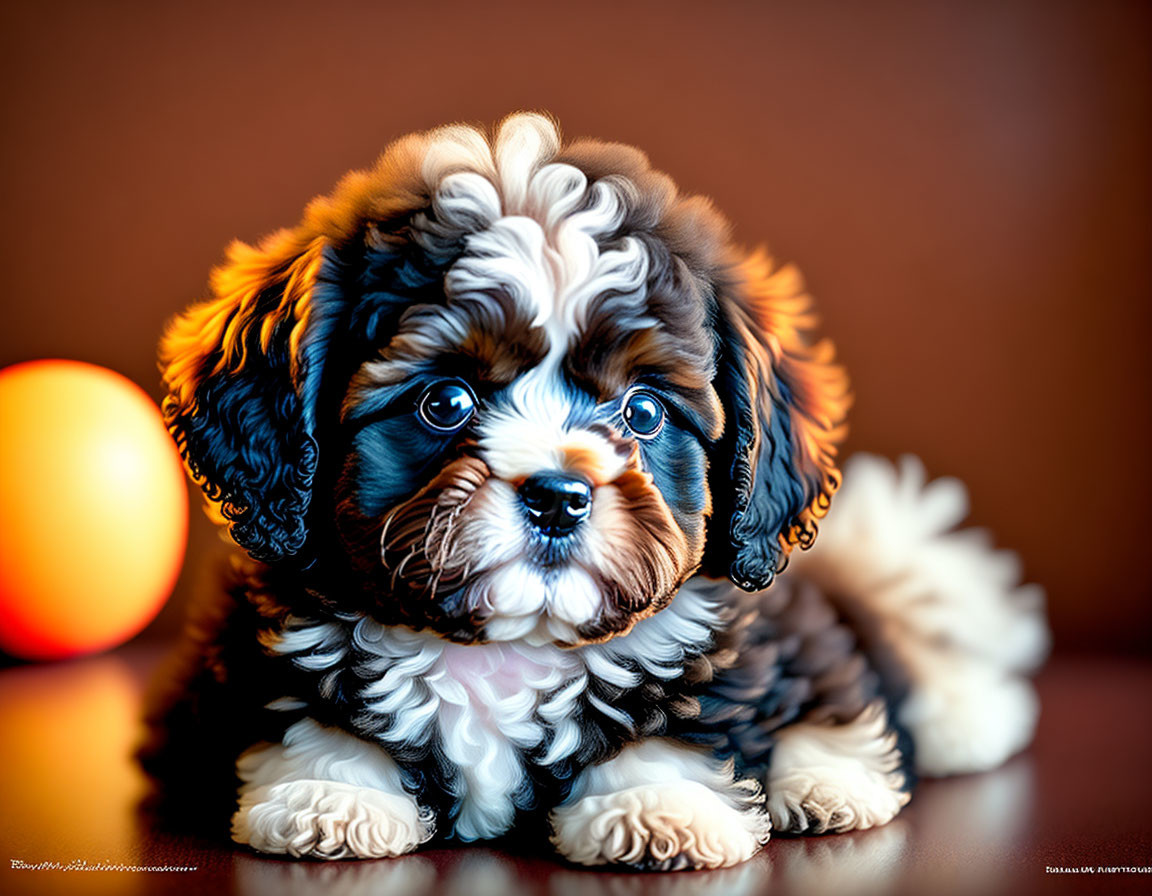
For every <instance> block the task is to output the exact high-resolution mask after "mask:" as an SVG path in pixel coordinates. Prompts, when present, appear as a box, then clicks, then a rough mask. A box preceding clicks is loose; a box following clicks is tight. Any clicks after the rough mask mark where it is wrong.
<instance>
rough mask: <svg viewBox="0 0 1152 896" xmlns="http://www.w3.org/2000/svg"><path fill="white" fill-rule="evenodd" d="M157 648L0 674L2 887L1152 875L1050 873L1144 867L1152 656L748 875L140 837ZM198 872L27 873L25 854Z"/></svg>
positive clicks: (1010, 886) (548, 890)
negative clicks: (848, 830)
mask: <svg viewBox="0 0 1152 896" xmlns="http://www.w3.org/2000/svg"><path fill="white" fill-rule="evenodd" d="M158 655H159V654H158V651H157V648H155V647H150V646H147V645H133V646H130V647H128V648H125V649H122V650H121V651H119V652H117V653H113V654H109V655H106V656H102V657H95V658H91V659H87V660H81V661H76V662H71V663H64V664H59V665H48V666H15V667H11V668H7V669H4V670H2V671H0V808H2V811H0V846H2V849H0V862H2V863H3V870H2V871H0V892H3V893H55V892H59V893H108V894H133V893H153V892H174V893H181V892H188V893H212V894H218V896H224V894H228V893H238V894H254V896H263V894H270V896H294V894H298V893H311V892H323V893H328V894H332V896H350V894H368V893H373V894H375V893H379V894H388V896H432V894H440V893H444V894H451V896H543V894H548V896H599V894H608V896H649V894H650V896H705V894H707V896H711V894H715V896H745V894H748V896H751V894H760V893H765V894H768V893H771V894H778V896H785V894H792V893H803V894H805V896H820V894H857V893H863V894H887V893H908V894H953V893H955V894H979V896H993V894H999V893H1004V894H1023V893H1032V892H1036V893H1062V892H1085V893H1098V892H1149V893H1152V874H1139V875H1137V874H1101V873H1093V874H1091V875H1089V874H1081V875H1070V874H1065V875H1054V874H1051V873H1048V872H1046V867H1047V866H1063V867H1080V866H1092V867H1097V866H1113V865H1125V866H1145V867H1148V866H1152V712H1150V706H1152V699H1150V697H1152V663H1149V662H1140V661H1136V660H1126V661H1121V660H1101V659H1088V658H1081V659H1071V658H1060V659H1057V660H1054V661H1053V662H1052V663H1050V664H1049V666H1048V668H1047V669H1046V670H1045V671H1044V672H1043V673H1042V675H1041V677H1040V680H1039V684H1040V690H1041V695H1042V699H1043V706H1044V712H1043V718H1042V721H1041V725H1040V732H1039V736H1038V739H1037V743H1036V745H1035V746H1034V747H1033V749H1032V750H1031V751H1030V752H1029V753H1027V754H1025V755H1023V756H1019V757H1017V758H1016V759H1014V760H1013V761H1012V762H1010V763H1009V764H1008V765H1007V766H1005V767H1004V768H1002V769H1000V770H999V771H996V772H993V773H991V774H986V775H979V776H972V777H966V778H956V779H951V780H943V781H928V782H925V783H923V784H922V785H921V786H920V788H919V789H918V790H917V793H916V797H915V799H914V800H913V802H912V804H911V805H910V806H909V807H908V809H907V810H906V811H905V812H904V813H903V814H902V815H901V816H900V817H899V818H898V819H897V820H896V821H895V822H893V823H892V824H890V825H888V826H886V827H884V828H881V829H878V830H874V831H868V832H864V833H858V834H847V835H841V836H829V837H819V838H807V839H797V840H787V839H783V838H778V839H774V840H773V841H772V842H771V843H769V844H768V847H767V848H766V849H765V851H764V852H763V853H762V854H761V855H760V856H758V857H757V858H756V859H754V860H753V861H751V862H749V863H747V864H746V865H744V866H741V867H738V868H733V869H729V870H726V871H719V872H700V873H692V874H658V875H646V874H617V873H605V872H597V871H584V870H577V869H574V868H571V867H568V866H565V865H562V864H560V863H557V862H554V861H552V860H551V859H548V858H543V857H532V856H517V855H513V854H510V853H507V852H503V851H495V850H488V849H481V848H460V849H454V850H436V851H429V852H424V853H420V854H418V855H415V856H411V857H408V858H405V859H401V860H391V861H390V860H382V861H376V862H341V863H331V864H322V863H313V862H290V861H279V860H275V859H268V858H262V857H258V856H256V855H253V854H251V853H248V852H246V851H243V850H240V849H233V848H232V847H231V846H230V845H229V844H227V843H218V844H217V843H200V842H194V841H189V840H181V839H175V838H171V837H166V836H163V835H161V834H159V833H157V832H155V831H149V830H146V829H142V825H141V823H140V821H139V820H138V816H137V813H136V812H135V810H134V806H135V803H136V799H137V796H138V795H139V793H140V791H141V788H142V781H141V780H140V778H139V776H138V774H137V772H136V770H135V768H134V766H133V765H132V763H131V761H130V759H129V752H130V749H131V745H132V743H133V740H134V737H135V730H136V729H135V724H136V718H137V715H138V712H139V700H140V691H141V685H142V682H143V680H144V679H145V678H146V676H147V674H148V672H149V670H150V669H151V668H152V666H153V665H154V663H155V661H156V659H157V657H158ZM17 862H24V863H28V864H35V863H42V862H56V863H59V864H60V865H68V864H70V863H82V862H87V863H88V866H89V867H90V868H91V867H92V866H95V865H97V864H98V863H105V864H109V865H116V864H125V865H148V866H155V865H167V866H195V869H196V870H194V871H166V872H160V871H103V870H100V871H95V870H87V871H80V870H73V871H62V870H31V869H19V868H14V867H12V866H13V865H14V863H17Z"/></svg>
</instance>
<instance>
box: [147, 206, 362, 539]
mask: <svg viewBox="0 0 1152 896" xmlns="http://www.w3.org/2000/svg"><path fill="white" fill-rule="evenodd" d="M334 266H335V261H334V256H333V254H332V252H331V249H330V248H329V244H328V240H327V238H325V237H324V236H322V235H317V234H316V232H315V231H314V230H310V229H308V228H305V227H299V228H296V229H292V230H283V231H280V232H279V233H277V234H274V235H272V236H271V237H269V238H268V239H266V240H265V241H264V242H262V243H261V244H260V245H259V247H257V248H253V247H251V246H248V245H245V244H243V243H240V242H236V243H234V244H233V245H232V246H231V247H230V248H229V250H228V258H227V262H226V263H225V264H224V265H223V266H221V267H220V268H218V269H216V270H215V271H214V272H213V275H212V280H211V288H212V293H213V296H214V297H213V298H210V299H208V300H206V301H204V302H202V303H200V304H197V305H193V306H192V307H191V308H189V309H188V310H187V311H186V312H184V313H183V314H182V315H180V316H179V317H177V318H176V319H175V320H174V321H172V323H171V324H170V325H169V327H168V330H167V332H166V334H165V337H164V340H163V342H162V343H161V346H160V364H161V369H162V371H163V377H164V384H165V386H166V387H167V388H168V393H169V394H168V397H167V398H166V399H165V401H164V403H163V412H164V418H165V421H166V422H167V424H168V429H169V431H170V432H171V433H172V436H173V438H174V439H175V440H176V443H177V445H178V446H179V448H180V453H181V455H182V456H183V458H184V461H185V465H186V466H187V468H188V471H189V473H190V475H191V476H192V478H193V479H194V480H195V481H196V482H197V484H199V485H200V487H201V488H202V489H203V490H204V493H205V495H206V497H207V498H208V501H209V504H210V505H211V507H212V508H213V509H214V510H215V511H218V513H219V515H221V516H222V517H223V518H224V519H225V520H227V521H228V523H229V528H230V533H231V535H232V538H233V540H234V541H235V542H236V543H237V544H239V545H240V546H241V547H243V548H244V549H245V550H247V551H248V552H249V553H250V554H251V555H252V556H253V557H255V558H256V559H258V560H264V561H275V560H281V559H283V558H285V557H290V556H292V555H294V554H297V553H298V552H299V551H300V549H301V548H302V547H303V545H304V542H305V539H306V535H307V531H306V527H305V516H306V513H307V510H308V505H309V501H310V498H311V487H312V478H313V476H314V474H315V472H316V462H317V446H316V439H315V431H314V430H315V401H316V397H317V396H316V393H317V391H318V389H319V381H320V367H321V364H322V361H323V357H324V353H325V346H324V345H323V342H324V338H323V334H324V332H326V331H328V330H330V329H331V327H330V326H329V325H328V323H329V321H330V320H331V317H332V314H333V308H332V306H333V305H334V304H338V303H339V288H338V284H337V282H336V278H335V276H334V275H333V272H332V268H333V267H334Z"/></svg>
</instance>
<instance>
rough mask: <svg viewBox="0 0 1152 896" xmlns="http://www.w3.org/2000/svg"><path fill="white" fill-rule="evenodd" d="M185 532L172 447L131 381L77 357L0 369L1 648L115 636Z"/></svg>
mask: <svg viewBox="0 0 1152 896" xmlns="http://www.w3.org/2000/svg"><path fill="white" fill-rule="evenodd" d="M187 538H188V492H187V488H186V486H185V483H184V472H183V469H182V467H181V463H180V457H179V454H178V453H177V451H176V447H175V445H173V443H172V440H171V439H170V438H169V436H168V433H167V431H166V430H165V428H164V422H163V420H162V419H161V417H160V412H159V410H158V409H157V407H156V405H155V404H154V403H153V402H152V400H151V399H150V398H149V397H148V395H147V394H145V393H144V391H143V390H141V389H140V387H139V386H137V385H136V384H135V383H133V382H131V381H130V380H127V379H125V378H124V377H122V376H121V375H120V374H118V373H114V372H112V371H111V370H107V369H105V368H103V367H96V366H94V365H92V364H83V363H80V362H78V361H56V360H48V361H29V362H27V363H24V364H15V365H13V366H11V367H8V368H6V369H4V370H2V371H0V649H3V650H5V651H7V652H8V653H11V654H14V655H16V656H20V657H24V658H26V659H59V658H63V657H68V656H75V655H77V654H82V653H91V652H94V651H98V650H104V649H105V648H109V647H114V646H115V645H117V644H120V643H122V642H124V641H126V640H128V639H129V638H131V637H132V636H133V635H135V634H136V633H137V632H139V631H140V630H141V629H142V628H144V626H146V625H147V624H148V623H149V622H150V621H151V620H152V619H153V618H154V617H155V616H156V614H157V613H158V612H159V611H160V608H161V607H162V606H163V605H164V602H165V601H166V600H167V599H168V596H169V595H170V594H171V593H172V588H173V587H174V585H175V584H176V578H177V576H178V575H179V573H180V566H181V563H182V562H183V560H184V548H185V545H186V543H187Z"/></svg>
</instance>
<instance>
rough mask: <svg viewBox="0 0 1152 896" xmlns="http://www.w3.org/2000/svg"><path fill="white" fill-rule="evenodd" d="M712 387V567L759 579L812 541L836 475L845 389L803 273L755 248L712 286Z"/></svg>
mask: <svg viewBox="0 0 1152 896" xmlns="http://www.w3.org/2000/svg"><path fill="white" fill-rule="evenodd" d="M717 301H718V308H717V322H716V327H717V343H718V361H717V374H716V382H715V387H716V391H717V393H718V394H719V395H720V399H721V401H722V402H723V404H724V410H725V418H726V424H725V431H724V435H723V437H722V439H721V441H720V443H719V446H718V453H717V455H716V456H715V458H714V460H713V489H712V491H713V499H714V503H715V508H716V510H715V516H714V519H713V527H714V531H713V535H712V540H711V544H710V546H709V549H710V551H711V555H712V562H711V563H710V566H712V568H713V569H714V570H715V571H716V572H717V573H721V572H723V573H724V574H727V575H728V577H729V578H731V579H732V581H733V582H735V583H736V584H737V585H738V586H739V587H741V588H743V589H744V590H746V591H755V590H759V589H761V588H766V587H767V586H768V585H769V584H770V583H771V582H772V578H773V576H774V575H775V574H776V572H778V571H779V570H780V569H782V568H783V564H784V562H785V560H786V559H787V556H788V553H789V551H790V550H791V549H792V547H793V546H794V545H796V544H799V545H800V546H801V547H808V545H810V544H811V543H812V540H813V539H814V538H815V537H816V520H818V519H819V518H820V517H822V516H824V514H825V512H826V511H827V509H828V505H829V502H830V500H831V497H832V493H833V492H835V490H836V489H837V487H838V486H839V485H840V472H839V470H838V469H837V468H836V451H837V446H838V444H839V442H840V441H841V440H842V439H843V437H844V435H845V432H846V427H845V424H844V419H845V415H846V413H847V410H848V406H849V404H850V403H851V397H850V395H849V391H848V379H847V376H846V374H845V372H844V370H843V368H842V367H840V366H839V365H837V364H835V363H834V362H833V349H832V345H831V343H830V342H828V341H826V340H823V341H815V340H814V339H813V337H812V330H813V329H814V327H815V324H816V320H815V315H814V314H813V312H812V308H811V300H810V299H809V297H808V296H807V295H806V294H805V293H804V291H803V284H802V282H801V279H800V275H799V273H798V272H797V271H796V270H795V269H794V268H791V267H784V268H781V269H779V270H777V271H775V272H773V270H772V261H771V259H770V258H769V257H768V256H767V255H766V254H765V253H763V252H758V253H755V254H753V255H751V256H750V257H748V258H747V259H745V260H744V261H743V262H742V263H741V264H739V265H738V266H737V267H736V268H735V276H734V277H733V278H732V280H731V281H730V282H729V283H728V284H726V285H723V286H721V287H720V289H719V295H718V297H717Z"/></svg>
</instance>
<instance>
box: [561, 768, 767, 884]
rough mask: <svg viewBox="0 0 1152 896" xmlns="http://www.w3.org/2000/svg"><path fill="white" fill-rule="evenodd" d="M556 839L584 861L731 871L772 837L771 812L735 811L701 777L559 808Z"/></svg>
mask: <svg viewBox="0 0 1152 896" xmlns="http://www.w3.org/2000/svg"><path fill="white" fill-rule="evenodd" d="M552 829H553V835H552V842H553V843H554V844H555V846H556V848H557V850H558V851H559V852H560V854H561V855H563V856H564V857H565V858H566V859H568V860H569V861H571V862H575V863H577V864H579V865H605V864H620V865H630V866H633V867H636V868H644V869H647V870H653V871H678V870H682V869H692V868H724V867H727V866H729V865H735V864H737V863H739V862H743V861H745V860H746V859H749V858H751V857H752V856H753V855H754V854H755V853H756V851H757V850H758V849H759V848H760V846H761V845H762V844H763V843H765V842H767V840H768V832H769V830H770V825H769V822H768V817H767V816H766V815H764V813H763V812H761V811H759V810H758V809H755V808H745V809H743V810H741V809H738V808H735V807H734V806H732V805H731V803H730V802H729V801H727V800H725V799H724V798H723V797H721V796H719V795H718V794H716V793H714V792H713V791H711V790H710V789H708V788H707V787H706V786H704V785H703V784H699V783H697V782H695V781H677V782H675V783H669V784H644V785H641V786H638V787H631V788H628V789H627V790H621V791H617V792H615V793H608V794H603V795H598V796H587V797H584V798H583V799H580V800H577V801H576V802H575V803H573V804H572V805H570V806H561V807H560V808H558V809H556V810H555V811H554V812H553V813H552Z"/></svg>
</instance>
